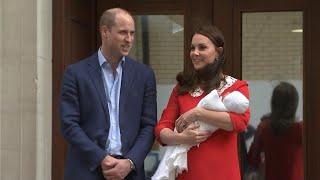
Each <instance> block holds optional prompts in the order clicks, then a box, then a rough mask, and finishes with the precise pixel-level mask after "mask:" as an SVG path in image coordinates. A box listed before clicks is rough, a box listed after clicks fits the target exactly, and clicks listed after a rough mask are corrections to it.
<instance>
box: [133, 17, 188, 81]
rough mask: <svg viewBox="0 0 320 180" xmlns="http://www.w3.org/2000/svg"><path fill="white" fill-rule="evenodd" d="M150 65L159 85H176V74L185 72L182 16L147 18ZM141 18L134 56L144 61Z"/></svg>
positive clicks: (138, 21)
mask: <svg viewBox="0 0 320 180" xmlns="http://www.w3.org/2000/svg"><path fill="white" fill-rule="evenodd" d="M147 21H148V22H147V23H148V32H149V33H148V35H149V63H150V66H151V68H153V70H154V72H155V74H156V79H157V84H174V83H176V80H175V77H176V74H177V73H178V72H180V71H182V70H183V48H184V38H183V36H184V31H183V16H182V15H150V16H148V17H147ZM141 32H142V29H141V18H140V17H139V16H137V17H136V37H135V39H136V40H135V45H134V48H133V49H132V53H131V54H132V56H134V57H136V58H137V59H143V55H142V52H143V51H142V35H141Z"/></svg>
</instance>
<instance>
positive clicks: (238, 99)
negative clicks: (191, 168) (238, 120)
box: [151, 90, 249, 180]
mask: <svg viewBox="0 0 320 180" xmlns="http://www.w3.org/2000/svg"><path fill="white" fill-rule="evenodd" d="M197 107H202V108H205V109H208V110H215V111H225V112H235V113H239V114H242V113H244V112H245V111H246V110H247V108H248V107H249V100H248V99H247V98H246V97H245V96H244V95H243V94H242V93H240V92H239V91H233V92H231V93H229V94H227V95H226V96H225V97H224V99H223V100H221V97H220V96H219V94H218V92H217V90H213V91H211V92H210V93H209V94H208V95H206V96H205V97H204V98H203V99H202V100H201V101H200V102H199V103H198V105H197ZM198 123H199V125H200V127H199V130H201V131H210V132H214V131H216V130H217V127H215V126H212V125H210V124H207V123H205V122H202V121H199V122H198ZM191 147H192V146H191V145H187V144H181V145H176V146H167V149H166V151H165V154H164V155H163V158H162V160H161V162H160V164H159V166H158V169H157V171H156V173H155V174H154V175H153V176H152V178H151V179H152V180H174V179H175V178H176V176H177V175H178V174H179V173H181V172H182V171H184V170H188V164H187V152H188V151H189V149H190V148H191Z"/></svg>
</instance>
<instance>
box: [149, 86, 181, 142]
mask: <svg viewBox="0 0 320 180" xmlns="http://www.w3.org/2000/svg"><path fill="white" fill-rule="evenodd" d="M177 89H178V86H176V87H175V88H174V89H173V90H172V93H171V95H170V98H169V101H168V104H167V107H166V108H165V109H164V110H163V112H162V115H161V118H160V120H159V122H158V124H157V126H156V128H155V131H154V132H155V135H156V139H157V141H158V142H159V143H161V144H162V145H164V144H163V143H162V142H161V140H160V132H161V130H162V129H163V128H169V129H171V130H174V127H175V120H176V119H177V118H178V117H179V112H180V110H179V106H178V94H177Z"/></svg>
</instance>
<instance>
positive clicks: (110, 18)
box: [99, 8, 133, 29]
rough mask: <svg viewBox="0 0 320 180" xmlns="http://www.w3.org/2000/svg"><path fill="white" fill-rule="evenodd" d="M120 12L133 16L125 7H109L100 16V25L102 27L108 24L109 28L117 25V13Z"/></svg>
mask: <svg viewBox="0 0 320 180" xmlns="http://www.w3.org/2000/svg"><path fill="white" fill-rule="evenodd" d="M119 13H125V14H128V15H130V16H131V17H132V15H131V14H130V13H129V12H128V11H127V10H125V9H121V8H112V9H107V10H106V11H104V12H103V14H102V15H101V17H100V23H99V26H100V27H101V26H107V28H108V29H111V27H112V26H114V25H115V19H116V15H117V14H119ZM132 19H133V17H132Z"/></svg>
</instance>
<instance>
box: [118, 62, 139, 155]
mask: <svg viewBox="0 0 320 180" xmlns="http://www.w3.org/2000/svg"><path fill="white" fill-rule="evenodd" d="M132 61H133V60H131V59H129V58H127V57H126V61H125V62H124V64H123V67H122V80H121V90H120V100H119V125H120V131H121V143H122V151H123V153H126V151H127V150H128V147H127V145H128V136H130V134H127V132H128V131H126V130H125V129H126V128H127V127H128V126H130V123H129V121H130V114H128V112H126V110H125V107H126V103H127V99H128V96H129V94H130V92H131V91H132V88H131V87H132V84H133V81H134V78H135V71H134V63H133V62H132Z"/></svg>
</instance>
